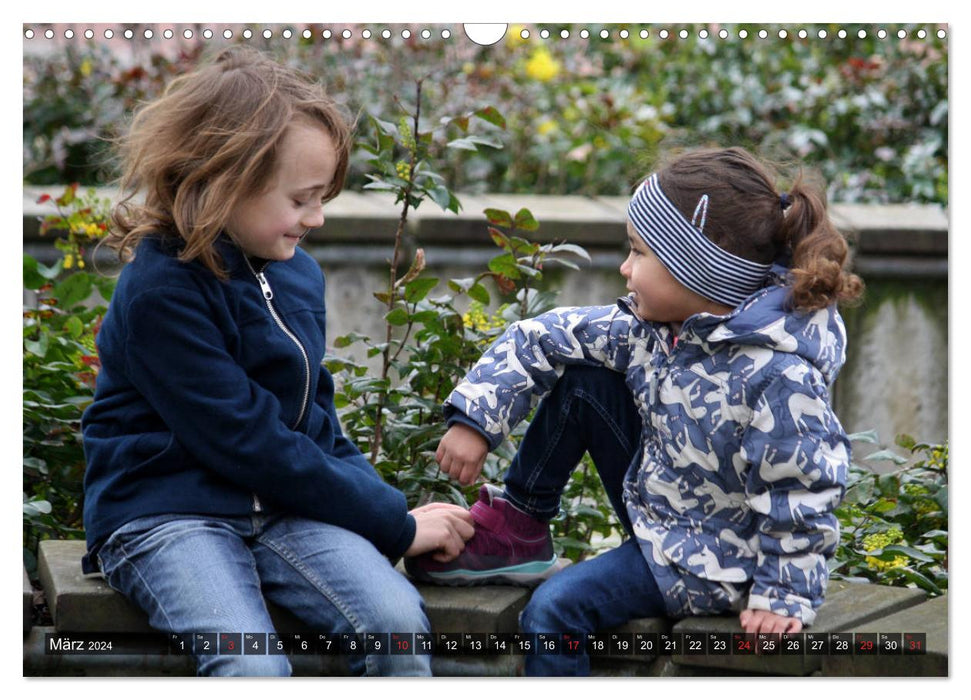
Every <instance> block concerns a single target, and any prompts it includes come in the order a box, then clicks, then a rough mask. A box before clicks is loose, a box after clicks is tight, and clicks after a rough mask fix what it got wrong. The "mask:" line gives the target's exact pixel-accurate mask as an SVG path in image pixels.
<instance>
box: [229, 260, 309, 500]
mask: <svg viewBox="0 0 971 700" xmlns="http://www.w3.org/2000/svg"><path fill="white" fill-rule="evenodd" d="M245 259H246V265H247V266H248V267H249V269H250V272H252V273H253V276H254V277H256V281H257V282H258V283H259V285H260V290H261V291H262V292H263V301H265V302H266V308H267V310H268V311H269V312H270V316H271V317H272V318H273V321H274V322H275V323H276V325H277V326H278V327H279V328H280V330H282V331H283V332H284V334H286V336H287V337H288V338H289V339H290V340H292V341H293V344H294V345H296V346H297V349H298V350H299V351H300V356H301V357H303V366H304V373H305V374H304V382H303V401H301V403H300V413H298V414H297V420H296V421H295V422H294V424H293V429H294V430H296V428H297V426H298V425H300V421H302V420H303V416H304V414H305V413H306V412H307V402H308V400H309V399H310V358H309V357H308V356H307V350H306V348H304V346H303V343H301V342H300V339H299V338H297V336H296V335H294V333H293V331H291V330H290V329H289V328H287V325H286V324H285V323H284V322H283V319H281V318H280V315H279V314H278V313H277V312H276V308H275V307H274V306H273V289H272V288H271V287H270V283H269V282H267V280H266V275H264V274H263V271H264V270H265V269H266V266H267V265H269V263H265V264H264V265H263V267H261V268H260V271H259V272H257V271H256V270H255V269H254V268H253V264H252V263H251V262H250V261H249V258H245ZM262 511H263V504H262V503H260V498H259V496H257V495H256V493H254V494H253V512H254V513H260V512H262Z"/></svg>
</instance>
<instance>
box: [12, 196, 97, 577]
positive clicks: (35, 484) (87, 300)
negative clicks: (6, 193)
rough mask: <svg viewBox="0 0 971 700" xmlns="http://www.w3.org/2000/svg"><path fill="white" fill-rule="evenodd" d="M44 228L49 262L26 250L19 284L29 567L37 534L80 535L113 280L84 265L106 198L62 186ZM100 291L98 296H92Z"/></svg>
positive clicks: (46, 198) (26, 560)
mask: <svg viewBox="0 0 971 700" xmlns="http://www.w3.org/2000/svg"><path fill="white" fill-rule="evenodd" d="M41 200H42V201H53V202H54V203H55V204H56V206H57V209H58V213H56V214H51V215H49V216H47V217H45V219H44V221H43V223H42V225H41V233H42V234H43V235H57V240H56V241H55V245H56V247H57V249H58V250H60V251H61V257H60V259H59V260H58V261H57V262H56V263H55V264H54V265H52V266H47V265H44V264H43V263H40V262H38V261H37V260H35V259H34V258H33V257H31V256H29V255H24V267H23V275H24V289H25V290H28V291H29V292H32V293H33V295H34V296H35V299H36V301H35V303H33V304H31V305H29V306H28V307H25V309H24V324H23V334H24V340H23V349H24V365H23V372H24V377H23V384H24V388H23V411H24V418H23V428H24V431H23V453H24V457H23V470H24V471H23V479H24V506H23V522H24V563H25V565H26V566H27V568H28V570H29V571H33V570H34V567H35V552H36V548H37V543H38V542H39V541H40V540H42V539H47V538H51V537H57V538H78V537H83V536H84V533H83V530H82V523H81V517H82V506H83V488H82V482H83V478H84V453H83V450H82V447H81V413H82V412H83V411H84V409H85V408H86V407H87V405H88V404H89V403H90V402H91V399H92V397H93V392H94V377H95V374H96V373H97V370H98V367H99V363H98V358H97V351H96V349H95V344H94V336H95V334H96V333H97V329H98V326H99V324H100V321H101V317H102V315H103V313H104V310H105V307H104V306H103V302H102V300H107V299H109V298H110V297H111V292H112V289H113V287H114V282H113V280H110V279H107V278H104V277H101V276H99V275H96V274H94V273H91V272H89V271H87V268H86V264H85V259H86V257H87V250H86V248H87V246H89V245H90V244H91V243H94V242H95V241H97V240H98V239H100V238H101V237H102V236H103V234H104V232H105V231H106V223H105V222H106V221H107V208H108V204H107V202H105V201H102V200H98V199H96V198H95V197H94V195H93V194H92V193H88V194H87V195H85V196H82V197H78V196H77V186H76V185H74V186H71V187H68V188H67V190H65V192H64V194H62V195H61V196H60V197H58V198H57V199H51V198H50V197H49V196H48V195H45V196H44V197H42V198H41ZM99 296H100V299H99V298H98V297H99Z"/></svg>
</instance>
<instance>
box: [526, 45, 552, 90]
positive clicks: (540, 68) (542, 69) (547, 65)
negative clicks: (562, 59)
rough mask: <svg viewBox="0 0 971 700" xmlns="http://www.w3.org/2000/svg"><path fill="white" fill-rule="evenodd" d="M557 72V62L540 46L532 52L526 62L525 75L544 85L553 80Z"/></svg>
mask: <svg viewBox="0 0 971 700" xmlns="http://www.w3.org/2000/svg"><path fill="white" fill-rule="evenodd" d="M559 72H560V64H559V61H557V60H556V59H554V58H553V55H552V54H551V53H550V52H549V50H547V49H546V48H544V47H542V46H540V47H539V48H538V49H536V50H535V51H533V55H532V56H530V58H529V60H528V61H526V74H527V75H528V76H529V77H530V78H532V79H533V80H539V81H541V82H544V83H545V82H547V81H550V80H552V79H553V78H555V77H556V76H557V75H558V74H559Z"/></svg>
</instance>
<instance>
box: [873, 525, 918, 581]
mask: <svg viewBox="0 0 971 700" xmlns="http://www.w3.org/2000/svg"><path fill="white" fill-rule="evenodd" d="M903 538H904V534H903V533H902V532H901V531H900V530H899V529H898V528H895V527H892V528H890V529H889V530H887V531H886V532H877V533H874V534H872V535H867V536H866V537H864V538H863V548H864V549H866V551H868V552H872V551H874V550H877V549H883V548H884V547H887V546H889V545H892V544H896V543H897V542H900V541H901V540H902V539H903ZM908 561H910V558H909V557H907V556H905V555H903V554H901V555H900V556H896V557H894V558H893V559H891V560H890V561H884V560H882V559H877V558H876V557H867V558H866V563H867V564H868V565H869V566H871V567H872V568H874V569H876V570H877V571H888V570H890V569H895V568H897V567H899V566H907V562H908Z"/></svg>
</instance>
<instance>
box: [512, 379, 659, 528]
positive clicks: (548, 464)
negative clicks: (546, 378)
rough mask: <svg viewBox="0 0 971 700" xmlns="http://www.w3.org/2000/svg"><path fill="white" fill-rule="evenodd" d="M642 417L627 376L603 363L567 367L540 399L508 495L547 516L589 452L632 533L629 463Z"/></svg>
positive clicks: (514, 465) (515, 460)
mask: <svg viewBox="0 0 971 700" xmlns="http://www.w3.org/2000/svg"><path fill="white" fill-rule="evenodd" d="M641 425H642V423H641V418H640V414H639V413H638V412H637V407H636V406H635V404H634V399H633V397H632V396H631V393H630V390H629V389H628V388H627V384H626V383H625V381H624V375H623V374H622V373H620V372H614V371H612V370H609V369H606V368H604V367H589V366H585V365H569V366H567V368H566V370H565V371H564V372H563V375H562V376H561V377H560V379H559V380H558V381H557V382H556V385H555V386H554V387H553V391H552V392H551V393H550V394H549V395H548V396H547V397H546V398H545V399H543V401H542V402H541V403H540V405H539V407H538V408H537V410H536V415H535V416H534V417H533V420H532V422H531V423H530V425H529V428H527V430H526V434H525V436H524V437H523V440H522V442H521V443H520V445H519V450H518V451H517V453H516V456H515V457H514V458H513V460H512V463H511V464H510V466H509V470H508V472H507V474H506V477H505V490H506V494H507V496H508V497H509V499H510V500H511V501H512V502H513V503H514V504H515V505H516V506H518V507H519V508H520V509H522V510H525V511H526V512H528V513H531V514H533V515H534V516H536V517H537V518H540V519H543V520H548V519H550V518H552V517H554V516H555V515H556V514H557V512H558V511H559V505H560V494H561V493H562V492H563V488H564V487H565V486H566V483H567V481H568V480H569V478H570V474H572V472H573V470H574V468H575V467H576V466H577V464H578V463H579V462H580V459H581V458H582V457H583V455H584V453H585V452H589V453H590V456H591V458H592V459H593V462H594V465H595V466H596V467H597V471H598V473H599V474H600V479H601V481H602V482H603V484H604V489H605V490H606V492H607V497H608V498H609V499H610V502H611V504H612V505H613V507H614V510H615V511H616V512H617V515H618V517H620V519H621V522H622V524H623V525H624V527H625V528H626V529H627V530H628V531H630V523H629V519H628V516H627V511H626V509H625V508H624V504H623V498H622V494H623V484H624V475H625V474H626V473H627V467H628V466H629V465H630V463H631V461H632V460H633V459H634V455H635V454H636V452H637V448H638V445H639V442H640V437H641V429H642V428H641Z"/></svg>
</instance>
